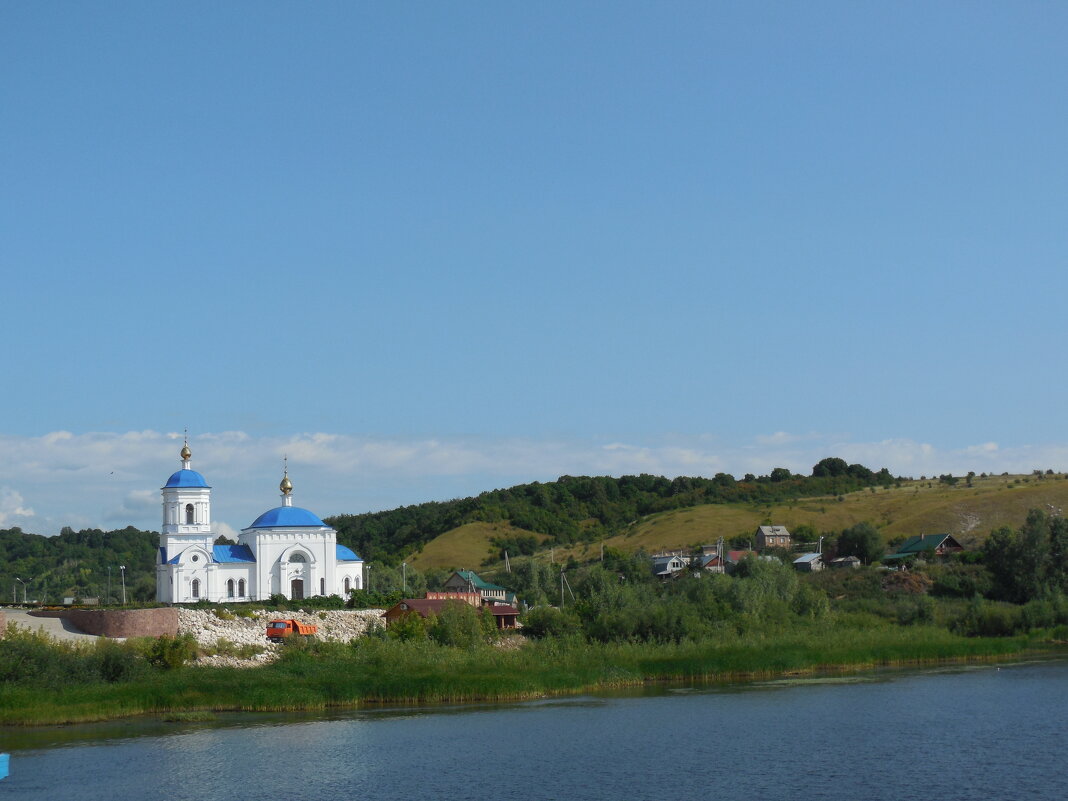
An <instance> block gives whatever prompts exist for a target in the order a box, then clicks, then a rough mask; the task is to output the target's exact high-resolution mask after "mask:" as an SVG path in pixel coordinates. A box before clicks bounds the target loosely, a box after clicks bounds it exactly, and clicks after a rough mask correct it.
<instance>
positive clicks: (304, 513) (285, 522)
mask: <svg viewBox="0 0 1068 801" xmlns="http://www.w3.org/2000/svg"><path fill="white" fill-rule="evenodd" d="M325 527H326V523H324V522H323V521H322V520H320V519H319V518H318V517H316V516H315V515H314V514H312V513H311V512H309V511H308V510H307V509H301V508H300V507H299V506H276V507H275V508H274V509H268V510H267V511H266V512H264V513H263V514H262V515H260V516H259V517H257V518H256V519H255V520H253V521H252V525H251V526H249V528H325Z"/></svg>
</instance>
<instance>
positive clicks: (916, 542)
mask: <svg viewBox="0 0 1068 801" xmlns="http://www.w3.org/2000/svg"><path fill="white" fill-rule="evenodd" d="M947 539H948V540H953V543H952V546H953V547H957V548H959V547H960V543H959V542H957V541H956V540H955V539H953V536H952V535H951V534H917V535H916V536H913V537H909V538H908V539H907V540H905V541H904V542H903V543H901V545H900V546H899V547H898V549H897V552H898V553H903V554H907V553H923V552H924V551H933V550H934V549H935V548H938V547H939V546H940V545H942V543H944V542H945V541H946V540H947Z"/></svg>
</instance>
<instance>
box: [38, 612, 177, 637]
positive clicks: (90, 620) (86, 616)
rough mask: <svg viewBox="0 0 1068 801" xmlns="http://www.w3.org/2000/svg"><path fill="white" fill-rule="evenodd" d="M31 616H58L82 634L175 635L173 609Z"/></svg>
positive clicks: (175, 625)
mask: <svg viewBox="0 0 1068 801" xmlns="http://www.w3.org/2000/svg"><path fill="white" fill-rule="evenodd" d="M30 614H31V615H33V616H34V617H62V618H66V619H67V620H69V621H70V622H71V623H73V624H74V625H75V626H77V627H78V628H80V629H81V630H82V631H84V632H85V633H86V634H95V635H97V636H102V637H160V636H162V635H164V634H168V635H170V636H171V637H173V636H175V635H176V634H178V610H177V609H57V610H49V611H38V612H31V613H30Z"/></svg>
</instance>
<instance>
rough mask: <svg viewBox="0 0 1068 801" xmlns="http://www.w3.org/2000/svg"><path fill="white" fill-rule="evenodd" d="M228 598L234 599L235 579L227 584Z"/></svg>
mask: <svg viewBox="0 0 1068 801" xmlns="http://www.w3.org/2000/svg"><path fill="white" fill-rule="evenodd" d="M226 597H227V598H233V597H234V580H233V579H230V580H229V581H228V582H226Z"/></svg>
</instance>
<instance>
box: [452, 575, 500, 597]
mask: <svg viewBox="0 0 1068 801" xmlns="http://www.w3.org/2000/svg"><path fill="white" fill-rule="evenodd" d="M456 575H457V576H459V577H460V578H462V579H463V580H464V581H467V582H470V583H471V584H472V585H473V586H474V588H475V589H476V590H504V587H501V586H498V585H497V584H490V583H489V582H488V581H484V580H483V579H480V578H479V577H478V574H477V573H475V571H473V570H457V571H456ZM505 592H507V590H505Z"/></svg>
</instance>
